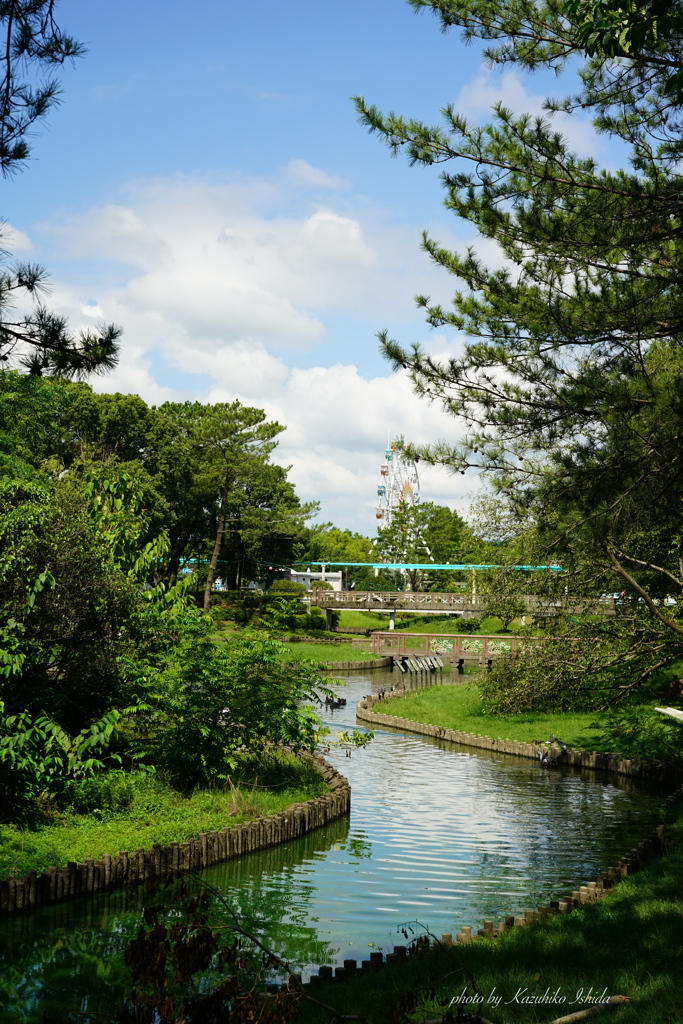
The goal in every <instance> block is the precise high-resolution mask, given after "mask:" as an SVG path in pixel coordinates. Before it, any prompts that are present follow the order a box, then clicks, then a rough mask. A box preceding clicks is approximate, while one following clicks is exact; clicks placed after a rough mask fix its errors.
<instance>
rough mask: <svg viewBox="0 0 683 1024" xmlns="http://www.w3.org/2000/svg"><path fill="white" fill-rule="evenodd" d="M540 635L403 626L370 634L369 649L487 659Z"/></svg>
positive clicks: (518, 649) (524, 645)
mask: <svg viewBox="0 0 683 1024" xmlns="http://www.w3.org/2000/svg"><path fill="white" fill-rule="evenodd" d="M542 642H543V639H537V638H535V637H520V636H480V635H479V634H478V633H477V634H472V633H466V634H463V633H405V632H404V631H403V630H401V631H400V632H398V631H393V632H392V631H389V632H383V631H378V632H376V633H373V634H372V646H371V650H372V651H373V652H374V653H375V654H382V655H384V656H385V657H386V656H387V655H393V656H394V657H395V658H402V657H404V656H409V655H416V656H418V657H425V656H428V655H430V654H439V655H441V656H445V657H447V658H448V660H449V661H451V662H452V663H457V662H461V663H462V662H465V661H479V662H484V663H486V662H490V661H493V660H494V659H495V658H500V657H502V656H503V655H506V654H518V653H520V652H521V651H523V650H525V649H528V647H529V646H530V645H532V644H534V643H542Z"/></svg>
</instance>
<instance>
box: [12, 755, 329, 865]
mask: <svg viewBox="0 0 683 1024" xmlns="http://www.w3.org/2000/svg"><path fill="white" fill-rule="evenodd" d="M249 775H250V777H249V778H247V779H243V780H242V781H238V782H237V784H235V785H232V786H230V785H228V786H226V787H223V788H216V789H209V790H196V791H195V792H193V793H192V794H190V795H189V796H185V795H183V794H181V793H178V792H176V791H175V790H173V789H171V787H170V786H169V785H167V784H166V783H165V782H164V780H163V779H161V778H159V777H158V776H156V775H147V774H144V773H134V774H130V775H128V776H112V777H111V778H110V780H109V781H110V784H109V785H108V780H106V779H102V780H101V783H102V784H101V789H102V791H103V792H102V794H101V799H100V800H99V801H98V802H99V803H100V804H102V805H103V806H100V807H98V808H97V809H95V810H91V811H89V812H88V813H79V811H78V809H76V808H74V807H71V808H68V809H66V810H65V811H64V812H63V814H62V815H61V816H60V817H59V818H57V819H54V820H51V821H50V822H48V823H45V824H42V825H39V826H37V827H36V828H34V829H32V830H30V831H29V830H25V829H20V828H19V827H18V826H15V825H0V878H4V877H5V876H6V875H10V874H16V875H19V874H23V873H25V872H26V871H31V870H36V871H43V870H45V868H47V867H49V866H50V865H52V864H54V865H55V866H57V867H63V866H64V865H66V864H67V863H68V861H76V862H81V861H83V860H85V858H86V857H94V858H98V857H101V856H102V855H103V854H105V853H109V854H116V853H118V852H119V850H129V851H131V850H134V849H136V847H139V846H142V847H144V848H145V849H147V848H149V847H150V846H151V845H152V844H153V843H160V844H162V845H165V844H168V843H171V842H186V841H187V840H189V839H194V838H196V837H197V836H198V835H199V833H200V832H210V831H212V830H213V829H216V830H218V829H221V828H225V827H226V826H231V825H239V824H241V823H242V822H243V821H249V820H251V819H253V818H256V817H259V816H261V815H266V814H275V813H277V812H278V811H282V810H284V809H285V808H286V807H289V805H290V804H293V803H300V802H302V801H304V800H309V799H311V798H312V797H316V796H319V795H320V794H321V793H324V792H326V789H327V786H326V784H325V782H323V780H322V779H321V777H320V775H318V773H317V772H316V771H315V770H314V769H313V768H312V767H311V766H310V765H309V764H306V763H303V762H298V761H295V760H294V759H292V760H290V761H287V762H281V763H280V764H279V765H272V766H271V767H270V768H269V769H264V770H263V771H262V772H254V773H249Z"/></svg>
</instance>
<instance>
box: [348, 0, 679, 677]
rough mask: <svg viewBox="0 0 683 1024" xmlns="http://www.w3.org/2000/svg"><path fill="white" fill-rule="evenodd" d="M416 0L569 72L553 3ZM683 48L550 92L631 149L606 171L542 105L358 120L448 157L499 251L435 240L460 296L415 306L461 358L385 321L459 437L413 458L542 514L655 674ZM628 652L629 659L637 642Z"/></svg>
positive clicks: (675, 351) (543, 526) (671, 518)
mask: <svg viewBox="0 0 683 1024" xmlns="http://www.w3.org/2000/svg"><path fill="white" fill-rule="evenodd" d="M411 2H412V6H414V7H415V8H417V9H420V8H429V9H432V10H433V11H434V12H435V13H436V14H437V16H438V17H439V19H440V21H441V24H442V26H443V27H444V28H450V27H454V26H459V27H460V28H461V29H462V30H463V34H464V36H465V38H466V39H472V38H481V39H484V40H487V41H490V42H489V43H488V45H487V48H486V49H485V51H484V52H485V56H486V57H487V58H488V60H489V61H490V62H492V63H493V64H498V65H509V64H512V65H517V66H519V67H521V68H523V69H525V70H535V69H538V68H543V67H545V68H551V69H553V70H556V71H561V70H562V69H563V67H564V66H565V64H566V62H567V61H568V60H569V59H570V58H572V57H576V56H577V55H581V54H582V45H583V44H582V37H581V33H580V32H579V30H578V29H577V27H576V26H575V25H572V24H571V23H570V22H569V21H567V19H566V18H565V16H564V9H563V8H562V7H558V6H557V5H555V4H554V3H550V2H548V3H543V2H542V3H539V4H533V5H529V4H527V3H526V2H525V0H511V2H510V3H506V4H504V5H490V4H488V3H486V2H484V0H411ZM682 45H683V39H682V38H681V36H680V35H679V34H678V33H677V32H676V31H672V33H671V35H670V36H669V37H668V38H666V39H665V40H663V41H662V42H661V44H657V46H655V47H653V48H651V49H650V50H648V51H647V55H646V56H647V59H645V57H644V56H641V54H640V53H637V54H634V56H633V58H632V59H624V58H622V57H618V58H617V59H613V58H612V57H610V56H609V55H598V56H596V57H594V58H593V59H591V60H589V61H588V62H587V63H585V64H584V66H583V67H582V68H581V85H580V90H579V92H578V94H577V95H575V96H568V97H567V98H566V99H564V100H562V101H556V100H549V101H547V103H546V110H547V113H548V114H553V113H557V112H559V111H563V112H564V113H567V114H572V113H573V112H574V111H575V110H577V109H579V108H580V109H584V110H585V109H589V110H591V111H592V112H593V115H594V120H593V124H594V126H595V128H596V130H597V131H599V132H603V133H605V134H607V135H609V136H611V137H614V138H616V139H618V140H620V141H621V142H623V143H624V144H625V145H626V146H628V147H629V149H630V160H631V167H630V168H629V169H628V170H627V169H622V170H616V171H615V170H609V169H602V168H599V167H598V166H597V165H596V163H595V161H594V160H592V159H586V158H582V157H579V156H577V155H576V154H574V153H573V152H572V151H571V150H570V148H569V146H568V143H567V141H566V140H565V139H563V137H562V136H561V135H560V134H559V133H558V132H557V131H556V130H555V127H554V125H553V124H552V123H551V122H550V120H549V119H548V117H545V118H544V117H537V118H533V117H531V116H528V115H524V116H520V117H515V116H513V114H512V113H511V112H510V111H509V110H506V109H505V108H504V107H503V106H502V105H498V106H496V107H495V108H494V111H493V117H492V121H491V123H490V124H489V125H486V126H484V127H479V126H476V125H472V124H470V123H469V122H468V121H467V120H466V119H465V118H464V117H463V116H462V115H460V114H459V113H457V112H456V111H455V110H454V109H453V108H452V107H448V108H446V109H445V110H444V112H443V114H444V118H445V127H443V128H441V127H430V126H428V125H425V124H423V123H420V122H417V121H411V120H408V119H405V118H402V117H399V116H396V115H393V114H390V115H388V116H384V115H382V114H381V113H380V112H379V111H378V110H377V109H376V108H374V107H372V106H370V105H368V104H366V103H365V102H364V101H363V100H362V99H360V98H359V99H358V100H357V106H358V110H359V113H360V118H361V121H362V123H363V124H365V125H366V127H368V129H369V130H370V131H372V132H375V133H377V134H379V136H380V137H381V138H382V139H383V141H384V142H385V143H386V144H387V145H388V146H389V147H390V148H391V149H392V150H393V151H394V152H397V151H404V152H405V153H406V155H407V156H408V158H409V159H410V160H411V161H412V162H413V163H421V164H423V165H426V166H430V165H434V164H441V163H452V164H453V165H454V166H453V167H452V168H447V169H446V171H445V173H444V174H443V175H442V181H443V184H444V187H445V190H446V205H447V206H448V208H449V209H450V210H452V211H453V212H454V213H455V214H456V216H458V217H460V218H462V219H463V220H465V221H466V222H468V223H470V224H472V225H474V226H475V227H476V228H477V229H478V231H479V233H480V235H481V236H482V237H483V238H486V239H488V240H491V241H493V242H495V243H496V244H497V246H498V249H499V252H500V255H501V256H502V258H503V267H502V268H499V267H495V268H489V267H487V266H486V265H485V264H484V262H483V261H482V260H481V258H480V257H479V256H478V255H477V254H476V252H475V250H474V249H473V248H470V249H468V250H467V251H465V252H462V253H461V252H451V251H449V250H447V249H445V248H444V247H442V246H441V245H439V243H438V242H437V241H436V240H434V239H432V238H430V237H428V236H426V235H425V237H424V243H423V244H424V248H425V250H426V251H427V252H428V254H429V255H430V256H431V257H432V259H433V260H434V262H435V263H436V264H437V265H438V266H440V267H442V268H444V269H445V270H446V271H447V272H449V273H451V274H453V275H454V276H455V277H457V278H458V279H459V282H460V285H459V287H460V289H461V290H459V291H457V292H456V294H455V297H454V301H453V308H452V309H446V308H443V307H442V306H439V305H434V304H432V303H430V300H429V298H428V297H426V296H421V297H418V300H417V301H418V305H419V306H420V307H421V308H423V309H424V310H425V311H426V315H427V320H428V322H429V323H430V324H431V325H432V326H434V327H444V326H446V327H452V328H455V329H457V330H459V331H462V332H464V334H465V335H466V337H467V340H466V342H465V345H464V350H463V353H462V355H460V356H457V357H454V358H453V359H450V360H448V361H445V362H444V361H439V360H438V359H435V358H432V357H430V356H429V355H428V354H427V353H425V352H424V351H423V350H422V349H421V348H420V347H419V346H415V347H413V348H412V349H410V350H408V349H406V348H404V347H402V346H401V345H400V344H398V343H397V342H395V341H393V340H391V339H390V338H389V337H388V335H387V334H386V333H384V334H382V335H381V339H382V346H383V349H384V352H385V354H386V355H387V357H388V358H389V359H390V360H391V361H392V363H393V365H394V366H395V367H396V368H399V367H403V368H405V369H407V370H408V371H409V373H410V375H411V377H412V380H413V383H414V386H415V390H416V391H417V393H418V394H421V395H424V396H426V397H427V398H429V399H430V400H436V401H440V402H441V403H442V404H443V406H444V407H445V408H446V409H447V410H448V411H449V412H450V413H452V414H453V415H455V416H458V417H459V418H460V421H461V422H463V423H464V424H465V435H464V436H463V437H462V438H461V439H460V440H459V441H458V442H457V443H455V444H452V443H448V442H443V443H439V444H435V445H431V446H426V447H425V448H423V449H420V448H414V449H413V450H412V454H418V455H419V456H420V457H422V458H423V459H426V460H427V461H431V462H439V463H443V464H445V465H447V466H449V467H450V468H451V469H452V470H453V471H454V472H461V473H464V472H466V471H467V469H468V468H470V467H473V468H477V469H478V470H480V471H482V470H483V471H484V472H485V473H488V474H490V475H491V476H492V477H493V479H494V481H495V484H496V486H497V488H498V489H499V492H500V493H501V494H502V495H503V496H505V498H506V499H507V501H508V502H509V504H510V506H511V507H512V508H517V509H518V510H519V512H520V518H521V519H524V518H525V517H526V516H528V515H529V513H531V514H532V516H533V519H534V520H535V522H536V523H537V524H538V536H539V538H540V539H541V540H542V542H543V544H544V545H545V550H546V552H547V557H552V554H551V553H553V552H554V553H555V554H556V553H557V552H558V550H559V551H561V552H562V564H563V565H567V567H568V568H569V569H570V570H571V571H573V572H576V573H579V572H582V573H583V574H584V581H585V583H586V585H590V586H591V587H592V588H593V591H592V592H594V593H598V594H599V593H600V592H601V590H600V589H599V588H602V589H603V590H607V589H621V588H622V587H623V588H624V589H626V591H627V593H629V594H631V595H632V596H633V601H632V607H631V613H632V617H635V618H636V620H638V622H640V621H641V618H642V623H641V625H639V626H638V628H636V629H634V630H633V631H632V635H633V636H635V635H638V637H639V639H638V643H639V644H643V645H644V646H643V647H642V648H641V654H642V657H643V660H642V661H641V665H645V666H646V667H647V666H649V669H648V670H649V671H652V669H653V666H655V665H656V664H658V663H660V662H662V661H664V662H666V661H667V659H668V660H671V659H674V658H675V657H678V656H680V650H681V648H680V642H681V639H683V621H681V616H680V613H679V608H680V607H681V602H680V600H679V604H678V605H676V606H671V607H669V606H667V605H666V604H665V603H664V602H665V601H666V599H667V595H669V594H674V595H676V597H677V598H679V599H680V598H681V597H682V596H683V563H682V562H681V561H680V560H679V555H678V551H679V549H680V545H681V528H680V502H681V500H682V499H683V443H682V442H683V392H682V385H681V374H680V371H679V368H680V367H681V359H682V348H683V344H682V343H683V331H682V330H681V324H682V323H683V315H682V314H683V301H682V299H683V295H682V291H681V276H680V270H679V267H680V263H681V257H682V256H683V248H682V239H683V221H681V219H680V207H681V191H682V185H683V179H682V178H681V174H680V172H679V166H680V164H679V161H680V158H681V156H682V155H683V139H682V138H681V134H680V107H679V105H678V103H677V101H676V99H675V98H672V96H671V94H670V92H671V90H670V88H669V86H670V82H671V78H672V76H674V75H677V74H678V71H677V68H678V67H679V66H680V63H681V54H682V52H683V51H682V49H681V47H682ZM658 47H661V48H662V49H663V50H665V51H666V54H667V59H666V60H664V61H662V60H659V55H660V49H658ZM654 509H656V515H654V516H653V510H654ZM639 602H640V603H639ZM643 616H644V618H643ZM648 636H649V639H648ZM646 649H647V652H649V653H646ZM656 649H658V650H659V657H658V658H656V657H655V656H654V654H655V650H656ZM622 653H623V654H624V656H625V657H629V658H630V656H631V654H632V653H633V648H632V647H631V646H630V644H629V643H627V644H626V645H625V646H624V647H622ZM631 671H633V664H631ZM638 675H640V672H639V673H638ZM619 685H622V684H621V683H620V684H619Z"/></svg>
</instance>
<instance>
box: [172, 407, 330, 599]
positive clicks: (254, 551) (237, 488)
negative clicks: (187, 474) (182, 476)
mask: <svg viewBox="0 0 683 1024" xmlns="http://www.w3.org/2000/svg"><path fill="white" fill-rule="evenodd" d="M160 412H161V414H162V415H163V416H165V417H167V418H168V420H169V421H171V422H172V423H173V425H174V429H175V431H176V433H177V434H178V435H180V437H182V438H183V440H184V442H185V444H186V445H188V446H189V447H190V449H191V450H192V452H193V457H194V460H195V462H196V464H197V472H196V478H197V480H198V483H199V485H200V489H201V491H202V493H203V495H204V496H205V497H204V499H203V501H204V502H206V496H208V495H210V496H211V497H210V500H211V504H214V503H215V501H216V498H217V499H218V508H217V516H216V520H215V533H214V539H213V544H212V549H211V555H210V559H209V566H208V573H207V576H206V581H205V585H204V600H203V603H204V609H205V610H206V611H208V610H209V608H210V605H211V590H212V587H213V583H214V580H215V578H216V575H217V566H218V560H219V557H220V554H221V550H222V549H223V547H224V545H225V544H226V541H228V538H229V537H230V538H232V537H233V536H234V537H235V538H237V537H239V538H240V540H241V542H242V551H241V552H240V551H239V550H237V551H234V552H233V559H234V558H236V560H237V563H238V565H239V562H240V559H241V560H242V562H243V561H244V558H245V557H246V556H247V554H249V555H250V556H251V557H257V558H258V556H259V554H260V555H261V557H264V556H265V557H268V556H269V555H270V557H272V556H273V553H275V554H281V553H282V545H280V550H278V539H284V538H287V537H288V536H291V534H292V532H294V533H296V532H297V531H298V530H299V529H300V528H301V526H302V525H303V522H304V521H305V520H306V518H308V517H309V516H310V515H311V514H312V513H313V512H314V511H315V510H316V508H317V506H316V505H315V504H314V503H312V504H308V505H304V506H301V505H300V503H299V501H298V499H297V498H296V495H295V494H294V491H293V488H292V487H291V484H289V483H288V482H287V480H286V471H285V470H283V469H282V468H281V467H279V466H273V465H271V464H269V456H270V454H271V452H272V451H273V450H274V449H275V447H276V444H277V442H275V441H274V438H275V437H277V435H278V434H279V433H281V432H282V431H283V430H284V429H285V428H284V427H282V426H281V425H280V424H279V423H275V422H271V423H269V422H267V421H266V415H265V413H264V412H263V410H262V409H255V408H251V407H249V406H243V405H241V403H240V402H238V401H235V402H232V403H218V404H216V405H202V404H201V403H200V402H186V403H184V404H183V405H179V404H172V403H166V404H165V405H163V406H162V407H161V409H160ZM202 553H203V552H202ZM236 575H237V579H238V580H239V576H240V574H239V571H238V572H237V574H236Z"/></svg>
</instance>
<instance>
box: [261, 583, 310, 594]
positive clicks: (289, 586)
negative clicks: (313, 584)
mask: <svg viewBox="0 0 683 1024" xmlns="http://www.w3.org/2000/svg"><path fill="white" fill-rule="evenodd" d="M270 592H271V594H293V595H297V594H298V595H299V597H301V596H303V595H304V594H307V593H308V590H307V588H306V587H305V586H304V584H303V583H296V582H295V581H294V580H275V582H274V583H273V585H272V587H271V588H270Z"/></svg>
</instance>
